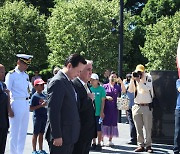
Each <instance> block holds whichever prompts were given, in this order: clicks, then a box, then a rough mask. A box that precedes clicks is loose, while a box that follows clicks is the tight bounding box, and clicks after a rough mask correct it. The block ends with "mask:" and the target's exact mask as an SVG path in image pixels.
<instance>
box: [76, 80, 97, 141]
mask: <svg viewBox="0 0 180 154" xmlns="http://www.w3.org/2000/svg"><path fill="white" fill-rule="evenodd" d="M73 85H74V87H75V90H76V92H77V94H78V100H79V115H80V119H81V130H80V136H79V140H78V141H83V142H86V141H91V140H92V139H93V138H95V137H96V121H95V108H94V106H93V102H92V100H91V99H90V98H89V97H88V95H87V92H86V89H85V88H84V86H83V85H82V83H81V81H80V80H79V79H78V78H76V79H75V80H74V81H73Z"/></svg>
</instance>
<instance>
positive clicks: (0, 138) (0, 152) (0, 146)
mask: <svg viewBox="0 0 180 154" xmlns="http://www.w3.org/2000/svg"><path fill="white" fill-rule="evenodd" d="M7 133H8V129H7V128H0V154H4V152H5V148H6V139H7Z"/></svg>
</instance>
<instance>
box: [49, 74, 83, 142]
mask: <svg viewBox="0 0 180 154" xmlns="http://www.w3.org/2000/svg"><path fill="white" fill-rule="evenodd" d="M47 96H48V103H49V104H48V122H47V128H46V139H47V140H48V141H52V140H53V139H55V138H60V137H62V139H63V144H66V145H67V144H74V143H75V142H77V140H78V137H79V131H80V118H79V113H78V107H77V101H76V97H75V92H74V88H73V86H72V84H71V82H70V81H69V80H68V79H67V78H66V76H65V75H64V74H63V73H62V72H61V71H59V72H58V73H57V74H56V75H55V76H54V77H53V78H52V79H51V81H50V83H49V84H48V95H47Z"/></svg>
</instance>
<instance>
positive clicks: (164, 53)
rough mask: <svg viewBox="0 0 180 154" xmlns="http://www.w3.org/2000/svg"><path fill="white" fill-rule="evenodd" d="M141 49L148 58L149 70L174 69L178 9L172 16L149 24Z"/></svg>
mask: <svg viewBox="0 0 180 154" xmlns="http://www.w3.org/2000/svg"><path fill="white" fill-rule="evenodd" d="M145 38H146V41H145V44H144V47H143V48H141V51H142V53H143V55H144V56H145V57H147V58H148V63H147V66H148V68H149V69H150V70H176V63H175V62H176V51H177V44H178V40H179V38H180V11H178V12H177V13H176V14H175V15H174V16H172V17H162V18H161V20H160V21H158V22H157V24H154V25H149V26H148V27H147V32H146V36H145Z"/></svg>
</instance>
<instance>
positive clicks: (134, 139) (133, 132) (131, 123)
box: [127, 109, 137, 142]
mask: <svg viewBox="0 0 180 154" xmlns="http://www.w3.org/2000/svg"><path fill="white" fill-rule="evenodd" d="M127 113H128V120H129V126H130V136H131V141H132V142H137V134H136V127H135V125H134V121H133V117H132V110H131V109H129V110H127Z"/></svg>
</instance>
